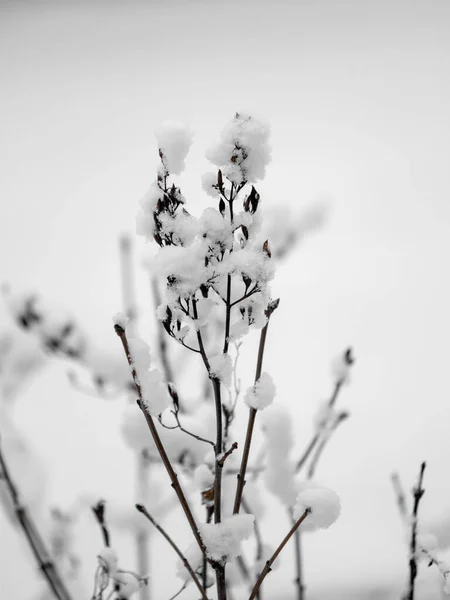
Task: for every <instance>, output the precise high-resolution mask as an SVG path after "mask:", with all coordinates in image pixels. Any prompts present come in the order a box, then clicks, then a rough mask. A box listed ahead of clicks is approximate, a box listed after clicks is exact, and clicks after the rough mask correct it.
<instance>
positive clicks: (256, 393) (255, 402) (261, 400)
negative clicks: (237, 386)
mask: <svg viewBox="0 0 450 600" xmlns="http://www.w3.org/2000/svg"><path fill="white" fill-rule="evenodd" d="M275 394H276V388H275V384H274V382H273V379H272V377H271V376H270V375H269V374H268V373H263V374H262V375H261V377H260V378H259V379H258V381H257V382H256V383H255V385H253V386H251V387H249V388H248V389H247V391H246V392H245V396H244V402H245V403H246V404H247V405H248V406H250V407H251V408H256V410H263V409H264V408H267V407H268V406H270V405H271V404H272V402H273V401H274V398H275Z"/></svg>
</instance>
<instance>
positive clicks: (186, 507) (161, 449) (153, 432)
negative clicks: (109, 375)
mask: <svg viewBox="0 0 450 600" xmlns="http://www.w3.org/2000/svg"><path fill="white" fill-rule="evenodd" d="M114 329H115V331H116V333H117V335H118V336H119V338H120V340H121V342H122V345H123V349H124V352H125V355H126V357H127V360H128V364H129V365H130V367H131V373H132V376H133V381H134V385H135V387H136V391H137V394H138V398H139V399H138V406H139V408H140V409H141V411H142V413H143V415H144V417H145V420H146V421H147V425H148V428H149V430H150V433H151V435H152V438H153V441H154V442H155V446H156V448H157V450H158V453H159V455H160V457H161V460H162V463H163V465H164V467H165V469H166V471H167V474H168V475H169V478H170V480H171V482H172V488H173V489H174V491H175V493H176V495H177V496H178V500H179V501H180V504H181V507H182V509H183V511H184V514H185V515H186V518H187V521H188V523H189V526H190V527H191V529H192V533H193V534H194V537H195V539H196V541H197V544H198V545H199V547H200V550H201V551H202V552H203V553H204V554H205V545H204V543H203V540H202V538H201V536H200V533H199V530H198V527H197V523H196V521H195V519H194V516H193V514H192V511H191V509H190V506H189V503H188V501H187V498H186V496H185V495H184V492H183V489H182V487H181V485H180V482H179V481H178V476H177V474H176V473H175V471H174V469H173V467H172V463H171V462H170V459H169V457H168V456H167V453H166V450H165V448H164V445H163V443H162V441H161V438H160V437H159V434H158V430H157V429H156V426H155V423H154V421H153V418H152V416H151V415H150V414H149V413H148V412H147V411H146V409H145V405H144V398H143V395H142V389H141V386H140V384H139V380H138V377H137V373H136V369H135V366H134V363H133V359H132V357H131V354H130V348H129V346H128V340H127V336H126V333H125V330H124V329H123V328H122V327H120V325H117V324H116V325H115V326H114Z"/></svg>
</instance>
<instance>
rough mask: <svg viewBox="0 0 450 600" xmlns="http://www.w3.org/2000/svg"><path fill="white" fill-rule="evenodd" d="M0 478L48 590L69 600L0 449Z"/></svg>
mask: <svg viewBox="0 0 450 600" xmlns="http://www.w3.org/2000/svg"><path fill="white" fill-rule="evenodd" d="M0 468H1V472H0V478H1V479H3V480H4V482H5V484H6V489H7V491H8V494H9V496H10V498H11V501H12V504H13V508H14V512H15V515H16V517H17V521H18V522H19V525H20V527H21V528H22V531H23V533H24V535H25V538H26V540H27V542H28V545H29V546H30V549H31V551H32V553H33V555H34V558H35V560H36V563H37V564H38V566H39V569H40V570H41V571H42V574H43V576H44V577H45V579H46V581H47V583H48V586H49V588H50V589H51V591H52V593H53V595H54V596H55V598H57V600H71V595H70V593H69V591H68V589H67V588H66V586H65V584H64V582H63V580H62V578H61V575H60V574H59V571H58V569H57V568H56V566H55V564H54V563H53V561H52V560H51V558H50V552H49V551H48V550H47V548H46V546H45V544H44V541H43V540H42V537H41V536H40V534H39V532H38V531H37V529H36V526H35V524H34V522H33V520H32V519H31V517H30V515H29V514H28V512H27V510H26V509H25V507H24V506H23V505H22V503H21V501H20V496H19V492H18V489H17V487H16V484H15V483H14V481H13V479H12V477H11V474H10V472H9V469H8V465H7V463H6V459H5V457H4V456H3V453H2V451H1V447H0Z"/></svg>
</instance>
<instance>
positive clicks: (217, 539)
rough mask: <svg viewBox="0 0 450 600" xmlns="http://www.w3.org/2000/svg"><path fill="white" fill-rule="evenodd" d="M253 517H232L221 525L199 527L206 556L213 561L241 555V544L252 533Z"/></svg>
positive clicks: (211, 524)
mask: <svg viewBox="0 0 450 600" xmlns="http://www.w3.org/2000/svg"><path fill="white" fill-rule="evenodd" d="M253 522H254V517H253V515H232V516H231V517H228V518H227V519H224V520H223V521H222V523H203V524H201V525H199V530H200V534H201V536H202V539H203V542H204V544H205V546H206V549H207V553H208V556H209V557H210V558H212V559H213V560H218V561H220V560H222V559H223V558H224V557H226V558H227V559H229V558H235V557H236V556H239V555H240V554H241V543H242V542H243V541H244V540H246V539H248V538H249V537H250V535H251V533H252V531H253Z"/></svg>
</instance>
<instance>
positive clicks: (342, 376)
mask: <svg viewBox="0 0 450 600" xmlns="http://www.w3.org/2000/svg"><path fill="white" fill-rule="evenodd" d="M354 362H355V359H354V357H353V351H352V349H351V348H347V349H346V350H345V352H343V353H342V354H340V355H339V356H338V358H337V359H336V360H335V361H334V364H333V372H334V376H335V379H336V381H338V382H341V383H343V384H345V383H348V382H349V380H350V369H351V367H352V365H353V364H354Z"/></svg>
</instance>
